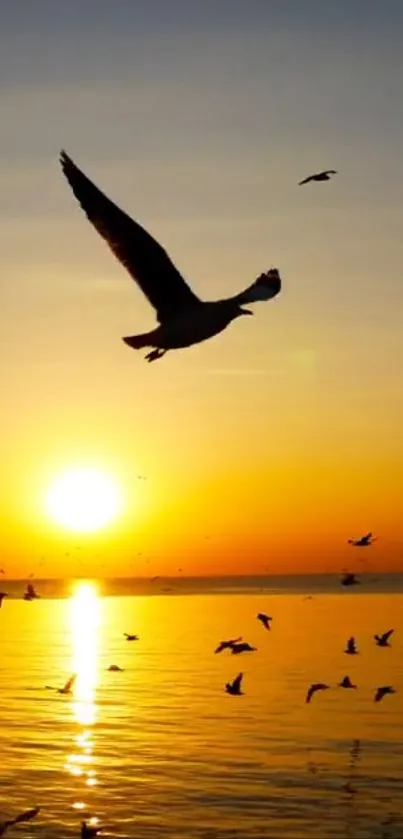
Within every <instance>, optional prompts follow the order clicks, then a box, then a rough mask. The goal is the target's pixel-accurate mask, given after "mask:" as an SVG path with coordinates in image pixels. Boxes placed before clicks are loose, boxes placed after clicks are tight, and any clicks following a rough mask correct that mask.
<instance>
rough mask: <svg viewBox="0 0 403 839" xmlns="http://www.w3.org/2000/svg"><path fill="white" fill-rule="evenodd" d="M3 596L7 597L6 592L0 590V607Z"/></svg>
mask: <svg viewBox="0 0 403 839" xmlns="http://www.w3.org/2000/svg"><path fill="white" fill-rule="evenodd" d="M5 597H8V594H7V592H6V591H0V609H1V607H2V605H3V600H4V598H5Z"/></svg>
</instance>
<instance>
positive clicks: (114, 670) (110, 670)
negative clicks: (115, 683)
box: [107, 664, 123, 673]
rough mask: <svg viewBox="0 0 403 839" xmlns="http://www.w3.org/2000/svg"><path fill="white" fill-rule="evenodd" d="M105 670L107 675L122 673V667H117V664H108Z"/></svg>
mask: <svg viewBox="0 0 403 839" xmlns="http://www.w3.org/2000/svg"><path fill="white" fill-rule="evenodd" d="M107 670H108V673H123V669H122V667H119V665H118V664H110V665H109V667H108V668H107Z"/></svg>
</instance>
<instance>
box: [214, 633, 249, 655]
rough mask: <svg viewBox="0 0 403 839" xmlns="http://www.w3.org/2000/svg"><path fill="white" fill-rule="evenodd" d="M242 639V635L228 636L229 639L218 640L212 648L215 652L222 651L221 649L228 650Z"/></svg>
mask: <svg viewBox="0 0 403 839" xmlns="http://www.w3.org/2000/svg"><path fill="white" fill-rule="evenodd" d="M240 641H242V635H240V636H239V638H230V640H229V641H220V643H219V645H218V647H216V649H215V650H214V652H215V653H222V651H223V650H228V649H230V647H233V646H234V644H239V642H240Z"/></svg>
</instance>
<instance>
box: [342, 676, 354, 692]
mask: <svg viewBox="0 0 403 839" xmlns="http://www.w3.org/2000/svg"><path fill="white" fill-rule="evenodd" d="M356 687H357V685H353V683H352V681H351V679H350V676H344V679H342V680H341V682H339V688H352V689H353V690H355V689H356Z"/></svg>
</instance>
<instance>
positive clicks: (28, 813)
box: [0, 807, 40, 836]
mask: <svg viewBox="0 0 403 839" xmlns="http://www.w3.org/2000/svg"><path fill="white" fill-rule="evenodd" d="M39 811H40V808H39V807H34V808H33V809H32V810H25V811H24V813H20V815H19V816H16V818H15V819H7V821H5V822H0V836H4V834H5V832H6V830H7V828H9V827H12V825H13V824H19V823H20V822H27V821H29V820H30V819H34V818H35V816H37V815H38V813H39Z"/></svg>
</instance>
